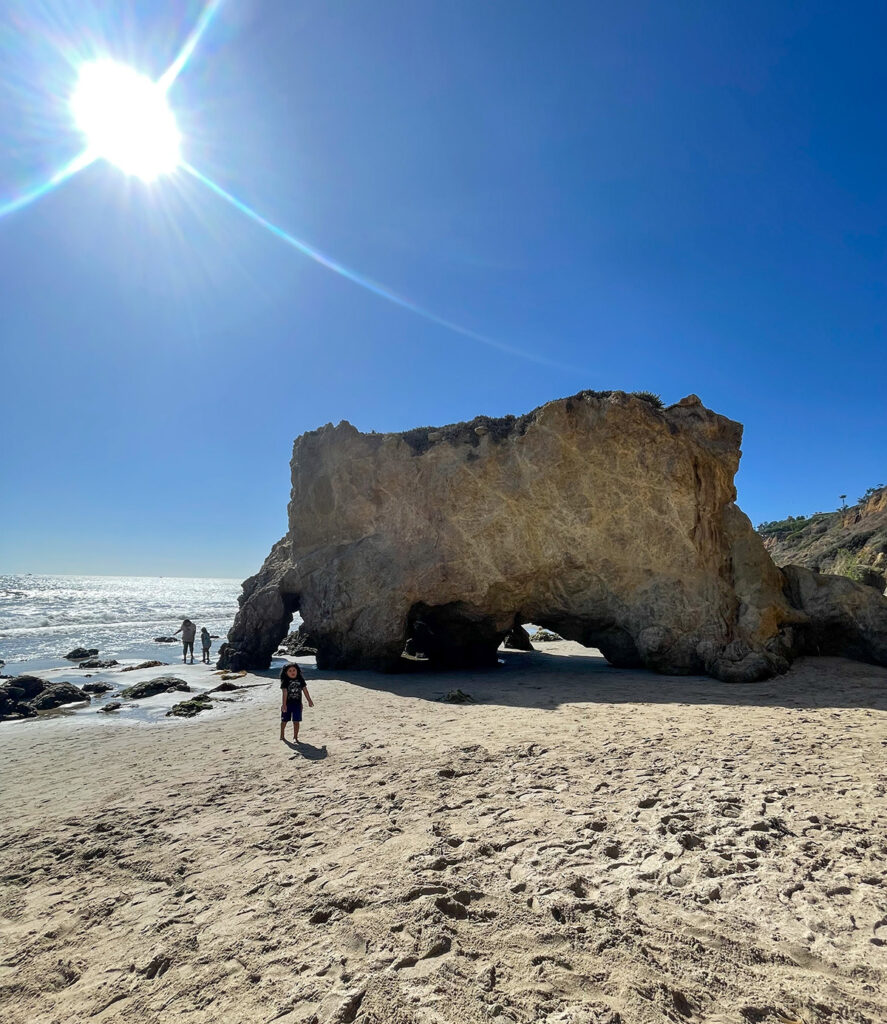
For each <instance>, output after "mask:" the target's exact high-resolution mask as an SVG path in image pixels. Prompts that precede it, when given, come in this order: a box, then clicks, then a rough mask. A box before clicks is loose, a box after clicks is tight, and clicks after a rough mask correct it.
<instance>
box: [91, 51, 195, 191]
mask: <svg viewBox="0 0 887 1024" xmlns="http://www.w3.org/2000/svg"><path fill="white" fill-rule="evenodd" d="M71 113H72V114H73V115H74V121H75V123H76V124H77V127H78V128H79V130H80V131H81V132H82V133H83V135H84V136H85V137H86V145H87V148H88V150H89V152H90V153H92V154H93V155H94V156H96V157H102V158H104V159H105V160H107V161H108V162H109V163H112V164H114V166H115V167H119V168H120V170H121V171H123V172H124V173H125V174H131V175H133V176H134V177H137V178H141V179H142V181H146V182H150V181H153V180H154V179H155V178H157V177H159V176H160V175H161V174H168V173H169V172H170V171H174V170H175V169H176V167H178V165H179V161H180V154H179V146H180V145H181V135H180V134H179V129H178V126H177V125H176V119H175V116H174V114H173V112H172V110H170V108H169V104H168V103H167V99H166V92H165V90H164V89H163V88H162V87H161V86H160V85H158V84H157V83H156V82H152V81H151V79H150V78H147V77H146V76H145V75H142V74H139V72H138V71H135V70H134V69H133V68H130V67H127V66H126V65H125V64H118V63H116V62H115V61H112V60H96V61H90V62H89V63H88V64H84V65H83V67H82V68H81V70H80V77H79V78H78V80H77V86H76V88H75V89H74V94H73V96H72V97H71Z"/></svg>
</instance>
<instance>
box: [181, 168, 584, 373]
mask: <svg viewBox="0 0 887 1024" xmlns="http://www.w3.org/2000/svg"><path fill="white" fill-rule="evenodd" d="M180 166H181V168H182V170H184V171H187V172H188V173H189V174H190V175H191V176H192V177H194V178H196V179H197V180H198V181H199V182H200V183H201V184H202V185H205V186H206V187H207V188H208V189H209V190H210V191H211V192H213V193H215V195H217V196H218V197H219V198H220V199H224V200H225V202H226V203H229V204H230V205H231V206H233V207H234V209H235V210H238V211H239V212H240V213H242V214H244V216H246V217H248V218H249V219H250V220H251V221H253V223H255V224H258V225H259V226H260V227H263V228H265V229H266V230H267V231H270V232H271V234H272V235H274V237H275V238H278V239H280V241H281V242H285V243H286V244H287V245H289V246H291V247H292V248H293V249H296V250H297V251H298V252H300V253H302V255H303V256H307V257H308V258H309V259H311V260H314V262H315V263H319V264H320V265H321V266H322V267H326V268H327V270H332V271H333V272H334V273H336V274H339V275H340V276H341V277H344V278H346V279H347V280H349V281H352V282H353V283H354V284H356V285H359V286H360V287H361V288H365V289H366V290H367V291H369V292H372V293H373V294H374V295H378V296H379V297H380V298H382V299H387V300H388V302H392V303H394V305H395V306H400V308H401V309H405V310H407V311H409V312H410V313H415V314H416V315H417V316H420V317H422V318H423V319H425V320H428V321H429V322H430V323H433V324H437V326H438V327H444V328H446V330H448V331H452V332H453V333H454V334H461V335H462V337H464V338H470V339H471V340H472V341H477V342H480V343H481V344H482V345H488V346H489V347H490V348H495V349H498V350H499V351H500V352H505V353H507V354H508V355H512V356H519V357H520V358H521V359H529V360H530V361H531V362H534V363H540V364H541V365H543V366H550V367H554V368H556V369H559V370H563V369H570V368H569V367H566V366H563V365H562V364H561V363H556V362H554V361H553V360H551V359H547V358H546V357H545V356H542V355H538V354H537V353H535V352H526V351H524V350H523V349H519V348H515V347H514V346H512V345H506V344H505V343H504V342H501V341H497V340H496V339H495V338H490V337H487V335H485V334H479V333H478V332H477V331H472V330H470V329H469V328H467V327H463V326H462V325H461V324H457V323H455V322H454V321H452V320H447V319H445V318H444V317H442V316H438V315H437V313H434V312H432V311H431V310H430V309H425V307H423V306H420V305H418V304H417V303H415V302H411V301H410V300H409V299H405V298H404V297H403V296H401V295H398V294H397V293H396V292H393V291H391V290H390V289H389V288H386V287H385V286H384V285H381V284H379V283H378V282H376V281H373V280H372V278H369V277H365V276H364V275H363V274H359V273H358V272H357V271H356V270H351V269H350V267H346V266H345V265H344V264H343V263H339V262H338V261H337V260H334V259H332V258H331V257H329V256H326V255H325V254H324V253H322V252H321V251H320V250H319V249H315V248H314V247H313V246H311V245H308V243H307V242H303V241H301V240H300V239H298V238H296V237H295V236H294V235H291V234H290V233H289V232H288V231H284V229H283V228H279V227H278V226H277V225H276V224H275V223H273V221H270V220H268V219H267V218H266V217H263V216H262V215H261V214H260V213H257V212H256V211H255V210H254V209H253V208H252V207H251V206H247V205H246V203H244V202H242V201H241V200H240V199H238V198H237V197H236V196H234V195H232V194H231V193H230V192H228V191H226V190H225V189H224V188H222V186H221V185H217V184H216V183H215V182H214V181H213V180H212V179H211V178H208V177H207V176H206V175H205V174H202V173H201V172H200V171H198V170H197V168H196V167H192V166H191V164H189V163H185V162H182V164H181V165H180Z"/></svg>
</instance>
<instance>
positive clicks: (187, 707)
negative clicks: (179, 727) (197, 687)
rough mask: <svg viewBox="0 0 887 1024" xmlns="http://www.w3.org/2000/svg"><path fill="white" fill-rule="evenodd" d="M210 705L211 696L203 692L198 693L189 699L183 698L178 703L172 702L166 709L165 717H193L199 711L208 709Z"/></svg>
mask: <svg viewBox="0 0 887 1024" xmlns="http://www.w3.org/2000/svg"><path fill="white" fill-rule="evenodd" d="M211 707H212V697H207V695H206V694H205V693H198V694H197V696H196V697H192V698H191V699H190V700H183V701H182V702H181V703H179V704H173V706H172V707H171V708H170V709H169V711H167V713H166V717H167V718H193V717H194V716H195V715H199V714H200V712H201V711H209V709H210V708H211Z"/></svg>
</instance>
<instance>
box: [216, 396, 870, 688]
mask: <svg viewBox="0 0 887 1024" xmlns="http://www.w3.org/2000/svg"><path fill="white" fill-rule="evenodd" d="M741 435H742V428H741V426H740V424H738V423H735V422H733V421H731V420H728V419H726V418H725V417H723V416H719V415H717V414H716V413H713V412H711V411H710V410H708V409H706V408H705V407H704V406H703V405H702V403H701V402H700V401H699V399H698V398H696V397H695V396H692V395H691V396H689V397H688V398H685V399H683V400H682V401H681V402H679V403H677V404H676V405H673V406H670V407H669V408H667V409H657V408H655V407H654V406H652V405H650V404H649V403H647V402H645V401H643V400H642V399H639V398H636V397H633V396H630V395H627V394H625V393H623V392H603V393H594V392H581V393H580V394H578V395H576V396H574V397H572V398H567V399H561V400H559V401H555V402H549V403H548V404H546V405H544V406H541V407H540V408H539V409H536V410H534V411H533V412H531V413H528V414H527V415H525V416H522V417H519V418H514V417H506V418H504V419H499V420H492V419H489V418H486V417H479V418H477V419H475V420H473V421H472V422H471V423H462V424H456V425H453V426H447V427H441V428H436V429H432V428H420V429H417V430H411V431H407V432H405V433H403V434H362V433H360V432H359V431H357V430H356V429H355V428H354V427H352V426H351V425H350V424H348V423H344V422H343V423H340V424H339V425H338V426H336V427H333V426H332V425H327V426H326V427H323V428H321V429H319V430H316V431H311V432H309V433H307V434H303V435H302V436H301V437H299V438H297V440H296V442H295V445H294V448H293V461H292V482H293V489H292V498H291V501H290V505H289V532H288V533H287V535H286V537H284V538H283V539H282V540H281V541H279V542H278V543H277V544H275V546H274V548H273V549H272V551H271V554H270V555H269V557H268V559H266V561H265V563H264V565H263V566H262V568H261V570H260V571H259V573H257V574H256V575H255V576H253V577H251V578H250V579H248V580H247V581H246V582H245V583H244V586H243V595H242V597H241V599H240V611H239V613H238V615H237V619H236V621H235V624H234V627H233V628H232V630H231V633H230V634H229V639H230V642H229V644H227V645H225V646H224V647H223V650H222V652H220V653H221V659H220V662H219V664H220V666H222V665H223V664H224V666H227V667H236V668H266V667H268V665H269V663H270V657H271V655H272V653H273V652H274V651H275V650H276V648H277V645H278V643H279V642H280V640H282V639H283V637H285V636H286V634H287V632H288V629H289V625H290V622H291V620H292V615H293V613H294V612H295V611H297V610H298V611H299V612H300V613H301V615H302V618H303V619H304V628H305V629H306V630H307V631H308V632H310V634H311V636H312V638H313V639H314V642H315V644H316V646H317V661H318V665H319V666H320V667H322V668H346V667H347V668H380V669H383V670H391V669H396V668H398V667H399V666H400V665H401V664H402V662H401V660H400V654H401V651H402V650H403V646H404V641H405V638H406V637H407V636H408V635H409V634H410V632H411V631H412V629H413V628H414V625H415V623H416V622H419V621H420V622H422V623H423V624H424V627H427V628H428V629H429V630H430V631H431V633H432V634H433V637H434V644H433V648H434V649H433V650H431V651H429V654H431V656H432V661H433V662H436V663H438V664H444V665H452V666H462V665H466V666H467V665H484V664H495V661H496V648H497V647H498V645H499V643H500V642H501V641H502V640H503V638H504V637H505V636H506V635H507V634H508V633H509V632H510V631H511V630H512V629H513V628H514V627H515V626H516V625H520V624H521V623H523V622H534V623H537V624H539V625H541V626H544V627H547V628H548V629H551V630H554V631H555V632H556V633H558V634H560V635H561V636H563V637H565V638H566V639H570V640H576V641H578V642H580V643H582V644H585V645H587V646H590V647H598V648H600V650H601V651H602V652H603V654H604V655H605V656H606V657H607V658H608V659H609V660H610V661H611V662H612V663H613V664H614V665H620V666H646V667H647V668H651V669H654V670H656V671H659V672H666V673H676V674H683V673H688V672H707V673H710V674H711V675H714V676H716V677H718V678H721V679H725V680H729V681H736V682H744V681H751V680H755V679H762V678H766V677H767V676H770V675H772V674H774V673H776V672H780V671H784V670H785V669H786V668H787V667H788V665H789V662H790V659H791V657H792V655H793V653H795V651H796V649H797V642H798V641H797V638H796V635H795V632H794V631H793V627H795V626H803V625H804V624H805V623H807V622H808V621H809V617H808V615H807V614H806V613H805V612H804V611H803V610H802V609H800V608H799V607H796V606H795V605H794V604H793V603H792V601H791V595H792V588H791V587H786V586H785V578H784V577H783V575H782V573H781V572H780V571H779V570H778V569H777V568H776V567H775V566H774V565H773V562H772V561H771V560H770V558H769V556H768V555H767V553H766V551H765V550H764V547H763V544H762V542H761V539H760V538H759V537H758V536H757V534H756V533H755V531H754V530H753V529H752V526H751V524H750V523H749V521H748V519H747V518H746V516H745V515H744V514H743V513H742V512H741V511H740V510H739V509H738V508H737V507H736V505H735V504H734V499H735V489H734V486H733V477H734V474H735V472H736V469H737V467H738V465H739V457H740V451H739V444H740V440H741ZM851 586H852V585H851ZM885 609H887V602H885Z"/></svg>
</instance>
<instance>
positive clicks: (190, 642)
mask: <svg viewBox="0 0 887 1024" xmlns="http://www.w3.org/2000/svg"><path fill="white" fill-rule="evenodd" d="M176 633H181V634H182V664H183V665H185V664H187V662H188V652H189V651H190V652H191V664H192V665H193V664H194V637H195V636H197V627H196V626H195V625H194V623H193V622H192V621H191V620H190V619H185V620H184V621H183V622H182V624H181V626H179V628H178V629H177V630H176ZM176 633H173V636H175V635H176Z"/></svg>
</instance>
